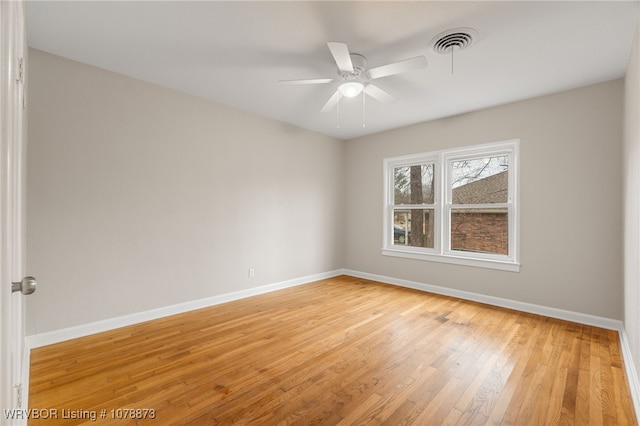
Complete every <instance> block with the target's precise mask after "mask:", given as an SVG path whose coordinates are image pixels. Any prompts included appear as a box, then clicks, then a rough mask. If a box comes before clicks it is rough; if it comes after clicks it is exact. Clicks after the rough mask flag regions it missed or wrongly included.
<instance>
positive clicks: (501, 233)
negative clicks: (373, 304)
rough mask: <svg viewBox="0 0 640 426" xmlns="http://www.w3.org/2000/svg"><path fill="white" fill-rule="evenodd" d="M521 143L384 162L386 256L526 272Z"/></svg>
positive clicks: (414, 156) (419, 155)
mask: <svg viewBox="0 0 640 426" xmlns="http://www.w3.org/2000/svg"><path fill="white" fill-rule="evenodd" d="M518 151H519V141H518V140H512V141H507V142H500V143H493V144H486V145H477V146H472V147H467V148H458V149H453V150H446V151H438V152H430V153H423V154H417V155H410V156H404V157H395V158H387V159H385V160H384V173H385V188H384V192H385V194H384V196H385V210H384V226H383V228H384V247H383V254H385V255H389V256H399V257H408V258H413V259H422V260H433V261H439V262H448V263H458V264H465V265H471V266H480V267H487V268H495V269H503V270H510V271H518V270H519V267H520V265H519V259H518V195H519V194H518V161H519V158H518V156H519V154H518Z"/></svg>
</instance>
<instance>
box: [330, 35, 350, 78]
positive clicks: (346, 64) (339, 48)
mask: <svg viewBox="0 0 640 426" xmlns="http://www.w3.org/2000/svg"><path fill="white" fill-rule="evenodd" d="M327 46H329V50H330V51H331V54H332V55H333V59H334V60H335V61H336V65H338V69H339V70H340V71H344V72H353V64H352V63H351V56H350V55H349V48H348V47H347V45H346V44H344V43H338V42H335V41H330V42H328V43H327Z"/></svg>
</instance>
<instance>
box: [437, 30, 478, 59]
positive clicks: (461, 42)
mask: <svg viewBox="0 0 640 426" xmlns="http://www.w3.org/2000/svg"><path fill="white" fill-rule="evenodd" d="M477 38H478V32H477V31H476V30H474V29H472V28H455V29H452V30H448V31H444V32H441V33H440V34H438V35H437V36H435V37H434V38H433V39H432V40H431V45H432V47H433V51H434V52H436V53H440V54H446V53H451V51H452V50H453V49H457V50H462V49H465V48H467V47H469V46H471V45H472V44H473V43H474V42H475V41H476V40H477Z"/></svg>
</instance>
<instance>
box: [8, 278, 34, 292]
mask: <svg viewBox="0 0 640 426" xmlns="http://www.w3.org/2000/svg"><path fill="white" fill-rule="evenodd" d="M37 284H38V283H37V282H36V279H35V278H34V277H24V278H23V279H22V281H19V282H17V283H15V282H14V283H11V292H12V293H15V292H16V291H19V292H20V293H22V294H24V295H27V294H31V293H33V292H34V291H36V285H37Z"/></svg>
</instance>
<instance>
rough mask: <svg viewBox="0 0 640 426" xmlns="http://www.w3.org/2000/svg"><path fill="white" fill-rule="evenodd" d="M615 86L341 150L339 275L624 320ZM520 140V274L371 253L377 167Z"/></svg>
mask: <svg viewBox="0 0 640 426" xmlns="http://www.w3.org/2000/svg"><path fill="white" fill-rule="evenodd" d="M622 108H623V81H622V80H615V81H610V82H606V83H602V84H598V85H594V86H589V87H585V88H580V89H576V90H571V91H567V92H563V93H558V94H553V95H549V96H544V97H540V98H535V99H531V100H527V101H523V102H518V103H514V104H510V105H505V106H501V107H497V108H491V109H486V110H482V111H478V112H473V113H469V114H465V115H460V116H455V117H451V118H446V119H441V120H437V121H432V122H427V123H423V124H419V125H414V126H410V127H405V128H401V129H397V130H393V131H389V132H385V133H380V134H376V135H372V136H367V137H363V138H360V139H355V140H351V141H348V142H347V147H346V186H347V194H348V197H347V220H346V232H347V243H346V250H345V256H346V257H345V267H346V268H348V269H352V270H355V271H361V272H366V273H371V274H377V275H383V276H388V277H393V278H396V279H404V280H411V281H416V282H420V283H426V284H432V285H437V286H442V287H448V288H452V289H456V290H463V291H469V292H474V293H480V294H484V295H489V296H495V297H502V298H507V299H512V300H516V301H522V302H527V303H533V304H537V305H543V306H547V307H552V308H558V309H564V310H568V311H573V312H579V313H584V314H591V315H596V316H600V317H605V318H612V319H619V320H620V319H622V243H621V241H622V226H621V223H620V217H621V215H622V208H621V206H622V192H621V188H622V173H621V167H622V114H623V111H622ZM515 138H520V140H521V208H522V210H521V233H520V237H521V249H522V250H521V263H522V268H521V271H520V272H519V273H514V272H504V271H496V270H489V269H480V268H474V267H467V266H460V265H451V264H443V263H434V262H427V261H419V260H411V259H401V258H395V257H388V256H382V255H381V251H380V249H381V247H382V208H383V200H382V183H383V176H382V171H383V170H382V160H383V159H384V158H385V157H392V156H400V155H407V154H414V153H420V152H427V151H432V150H439V149H445V148H452V147H460V146H467V145H474V144H481V143H488V142H494V141H502V140H508V139H515Z"/></svg>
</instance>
